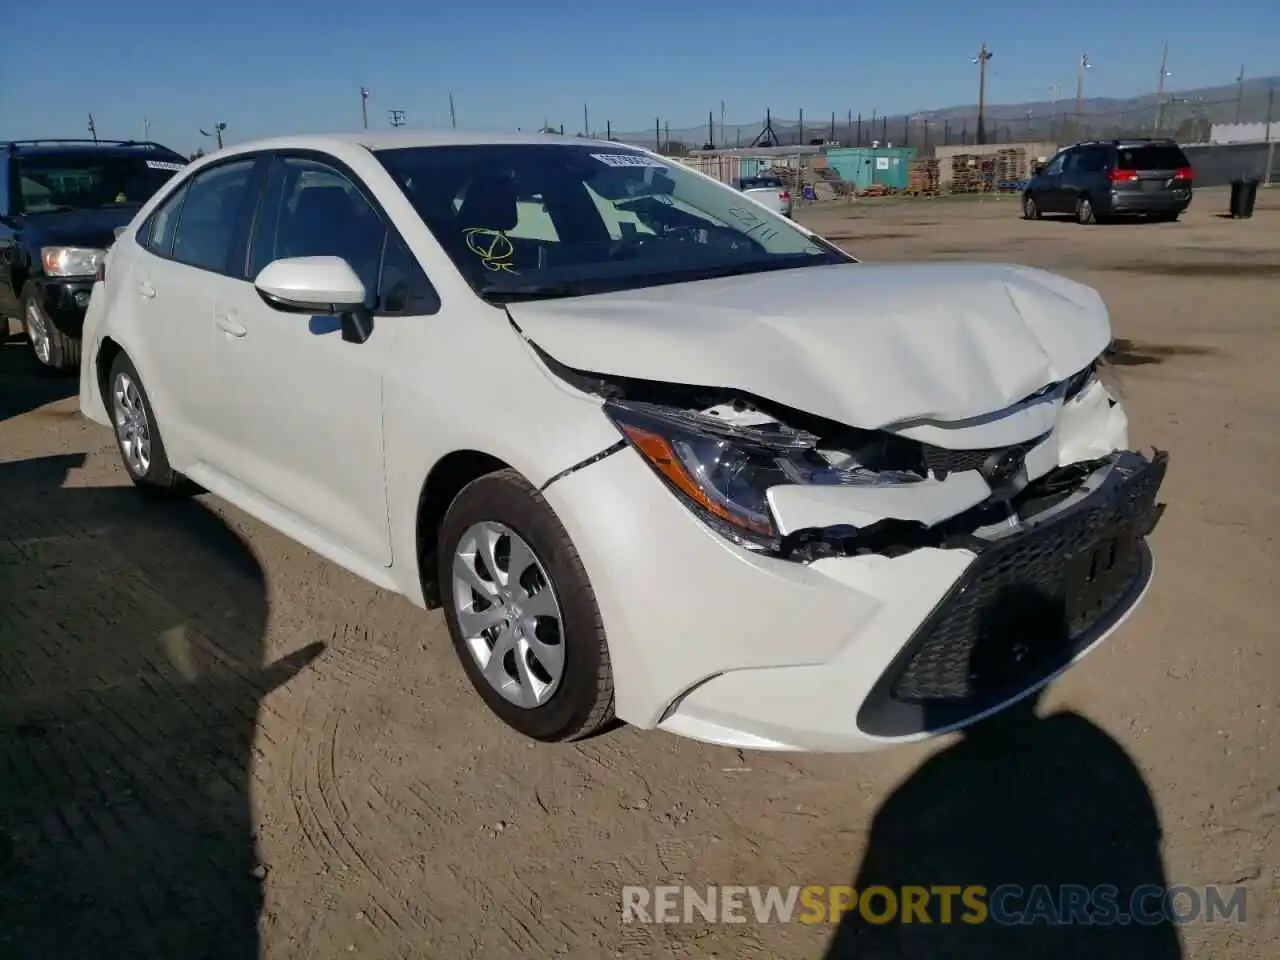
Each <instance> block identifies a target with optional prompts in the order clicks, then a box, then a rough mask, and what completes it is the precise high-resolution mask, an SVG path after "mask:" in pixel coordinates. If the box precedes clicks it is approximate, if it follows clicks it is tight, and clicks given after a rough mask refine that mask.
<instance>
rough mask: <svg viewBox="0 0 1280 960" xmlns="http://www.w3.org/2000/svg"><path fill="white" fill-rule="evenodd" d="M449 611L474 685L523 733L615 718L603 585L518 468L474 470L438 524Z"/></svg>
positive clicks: (581, 729)
mask: <svg viewBox="0 0 1280 960" xmlns="http://www.w3.org/2000/svg"><path fill="white" fill-rule="evenodd" d="M437 549H438V554H437V562H438V563H439V570H440V577H441V585H442V588H443V589H442V590H441V591H440V592H441V598H442V600H443V605H444V609H445V620H446V621H447V623H448V625H449V634H450V636H451V637H452V639H453V645H454V649H455V650H456V651H457V654H458V658H459V659H460V660H461V661H462V666H463V669H464V670H465V671H466V673H467V677H468V678H469V679H470V680H471V684H472V686H474V687H475V689H476V692H477V693H479V694H480V696H481V698H483V700H484V701H485V703H486V704H487V705H488V707H489V709H490V710H492V711H493V712H494V713H495V714H497V715H498V717H499V718H501V719H502V720H503V722H505V723H506V724H507V725H508V726H511V727H513V728H515V729H516V730H518V731H520V732H521V733H523V734H524V735H525V736H528V737H532V738H534V739H536V740H543V741H562V740H577V739H581V738H583V737H586V736H590V735H591V734H593V733H596V732H597V731H599V730H600V729H601V728H602V727H604V726H606V725H607V724H609V723H610V722H611V721H612V720H613V716H614V714H613V673H612V670H611V668H610V663H609V648H608V645H607V644H606V642H605V636H604V627H603V624H602V623H601V620H600V611H599V609H598V607H597V606H596V599H595V593H594V592H593V591H592V589H591V582H590V580H588V578H587V572H586V570H585V568H584V567H583V565H582V561H581V559H580V558H579V556H578V552H577V550H576V549H575V548H574V546H573V543H572V541H571V540H570V539H569V535H568V533H567V532H566V531H565V529H564V527H563V526H562V525H561V523H560V520H559V518H558V517H556V515H555V513H554V512H553V511H552V509H551V507H550V506H548V504H547V502H546V501H545V500H544V499H543V498H542V495H541V494H540V493H539V492H538V491H537V490H536V489H535V488H534V487H533V486H532V485H530V484H529V483H528V481H526V480H525V479H524V478H523V477H522V476H520V475H519V474H518V473H516V472H515V471H514V470H501V471H498V472H497V473H491V474H488V475H487V476H483V477H480V478H479V479H478V480H474V481H472V482H471V483H470V484H468V485H467V486H466V487H464V488H463V489H462V491H461V492H460V493H459V494H458V496H457V497H456V498H455V499H454V501H453V503H452V504H450V506H449V509H448V511H447V512H446V514H445V517H444V521H443V522H442V523H441V525H440V537H439V540H438V546H437Z"/></svg>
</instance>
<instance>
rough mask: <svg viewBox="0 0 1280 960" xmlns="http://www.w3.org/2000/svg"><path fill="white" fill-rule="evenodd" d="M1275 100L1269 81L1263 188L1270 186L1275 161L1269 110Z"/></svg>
mask: <svg viewBox="0 0 1280 960" xmlns="http://www.w3.org/2000/svg"><path fill="white" fill-rule="evenodd" d="M1275 100H1276V82H1275V81H1274V80H1272V81H1271V85H1270V86H1269V87H1268V88H1267V132H1266V139H1267V172H1266V175H1265V176H1264V177H1263V180H1262V185H1263V186H1264V187H1269V186H1271V165H1272V163H1274V162H1275V159H1276V142H1275V141H1274V140H1272V139H1271V108H1272V107H1273V106H1274V105H1275Z"/></svg>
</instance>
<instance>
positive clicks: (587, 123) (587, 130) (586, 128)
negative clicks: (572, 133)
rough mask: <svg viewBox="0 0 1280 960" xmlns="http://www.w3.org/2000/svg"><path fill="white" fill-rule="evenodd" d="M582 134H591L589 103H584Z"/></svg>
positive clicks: (586, 135) (587, 135)
mask: <svg viewBox="0 0 1280 960" xmlns="http://www.w3.org/2000/svg"><path fill="white" fill-rule="evenodd" d="M582 135H583V136H584V137H589V136H591V121H590V119H588V117H587V105H586V104H585V103H584V104H583V105H582Z"/></svg>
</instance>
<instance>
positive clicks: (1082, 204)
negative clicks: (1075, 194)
mask: <svg viewBox="0 0 1280 960" xmlns="http://www.w3.org/2000/svg"><path fill="white" fill-rule="evenodd" d="M1076 222H1077V223H1081V224H1084V225H1085V226H1092V225H1093V224H1095V223H1097V222H1098V214H1097V212H1096V211H1095V210H1094V209H1093V201H1092V200H1090V199H1089V198H1088V197H1081V198H1080V199H1079V200H1077V201H1076Z"/></svg>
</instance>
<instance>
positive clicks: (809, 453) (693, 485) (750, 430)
mask: <svg viewBox="0 0 1280 960" xmlns="http://www.w3.org/2000/svg"><path fill="white" fill-rule="evenodd" d="M604 409H605V412H606V413H607V414H608V415H609V417H610V418H611V419H612V420H613V421H614V423H615V424H617V426H618V429H619V430H621V431H622V434H623V436H625V437H626V438H627V440H628V441H630V443H631V445H632V446H633V447H634V448H635V449H636V450H637V451H638V452H639V453H640V454H641V456H643V457H644V458H645V460H646V461H647V462H648V464H649V465H650V466H651V467H653V469H654V470H655V471H656V472H657V473H658V475H659V476H660V477H662V479H663V480H665V481H666V482H667V484H668V486H670V487H671V489H672V490H674V491H675V492H676V493H677V494H678V495H679V496H680V497H681V499H682V500H683V501H684V502H685V504H686V505H687V506H689V507H690V508H691V509H693V511H694V512H695V513H696V514H698V516H700V517H701V518H702V519H703V520H704V521H705V522H706V523H708V524H709V525H710V526H712V527H713V528H714V529H716V530H717V531H719V532H720V533H722V534H723V535H725V536H727V537H729V538H730V539H732V540H734V541H735V542H737V543H740V544H742V545H743V546H747V547H751V548H754V549H766V550H767V549H775V548H776V547H777V546H778V544H779V542H780V539H781V537H780V534H779V533H778V530H777V527H776V525H775V523H774V520H773V515H772V512H771V511H770V509H769V501H768V491H769V488H770V487H774V486H777V485H779V484H835V485H854V486H869V485H876V486H879V485H885V484H903V483H917V482H919V481H921V480H922V479H923V476H921V475H919V474H915V473H909V472H904V471H892V470H888V471H887V470H876V469H873V468H871V467H869V466H868V465H867V464H865V463H862V462H859V461H858V459H857V458H856V456H855V455H853V454H850V453H848V452H846V451H840V452H838V453H834V452H824V451H821V450H820V449H819V445H820V442H819V438H818V437H816V436H814V435H813V434H810V433H805V432H803V431H800V430H795V429H792V428H790V427H787V426H785V425H783V424H779V423H773V422H771V423H767V424H762V425H753V426H743V425H738V424H733V423H728V422H723V421H720V420H718V419H716V418H714V417H711V416H707V415H703V414H698V413H691V412H688V411H684V410H679V409H675V408H671V407H664V406H661V405H658V404H650V403H640V402H628V401H610V402H609V403H606V404H605V408H604Z"/></svg>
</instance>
